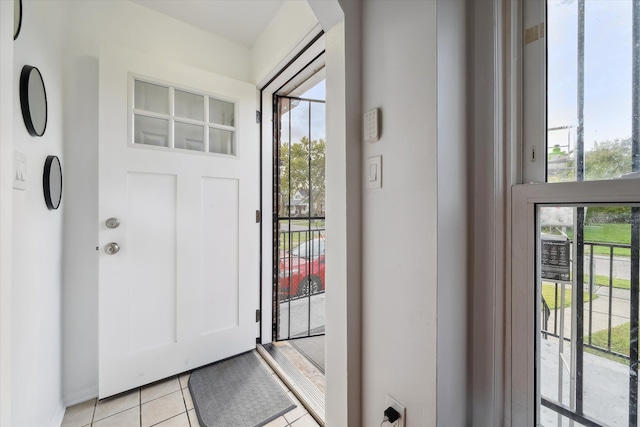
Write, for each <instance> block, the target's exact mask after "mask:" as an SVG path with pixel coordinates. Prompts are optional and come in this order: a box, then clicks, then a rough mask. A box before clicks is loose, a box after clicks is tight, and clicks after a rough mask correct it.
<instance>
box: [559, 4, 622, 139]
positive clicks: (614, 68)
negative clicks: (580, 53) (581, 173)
mask: <svg viewBox="0 0 640 427" xmlns="http://www.w3.org/2000/svg"><path fill="white" fill-rule="evenodd" d="M631 30H632V22H631V0H586V3H585V107H584V124H585V129H584V132H585V138H584V141H585V148H586V149H587V150H589V149H590V148H591V147H592V146H593V142H594V141H606V140H613V139H616V138H620V139H622V138H628V137H630V136H631V89H632V88H631V84H632V82H631ZM547 38H548V39H547V43H548V76H547V78H548V79H547V84H548V126H549V127H550V128H552V127H556V126H574V129H575V126H576V125H577V96H578V95H577V73H578V68H577V43H578V1H577V0H549V1H548V25H547ZM573 138H574V143H575V130H574V131H573ZM566 141H567V133H566V131H558V132H552V133H550V135H549V145H550V146H552V145H554V144H556V143H559V144H566Z"/></svg>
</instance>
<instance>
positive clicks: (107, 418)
mask: <svg viewBox="0 0 640 427" xmlns="http://www.w3.org/2000/svg"><path fill="white" fill-rule="evenodd" d="M263 363H264V364H265V366H266V367H267V369H268V370H269V372H271V374H272V375H273V377H274V378H275V380H276V381H277V382H278V384H280V386H281V387H282V388H283V389H284V390H285V391H287V394H288V395H289V397H290V398H291V400H292V401H293V402H294V403H295V404H296V405H297V407H296V408H295V409H293V410H291V411H289V412H287V413H286V414H284V415H283V416H281V417H280V418H277V419H276V420H274V421H272V422H270V423H269V424H267V427H287V426H291V427H319V424H318V423H317V422H316V421H315V420H314V419H313V417H312V416H311V415H309V413H308V412H307V410H306V409H305V408H304V406H302V404H301V403H300V402H299V401H298V399H296V398H295V396H294V395H293V394H292V393H291V391H289V389H288V388H287V386H286V385H285V384H284V383H283V382H282V381H280V379H279V378H278V377H277V376H276V374H275V373H273V370H271V368H270V367H269V366H268V365H267V364H266V363H265V362H263ZM188 381H189V373H186V374H182V375H178V376H175V377H171V378H168V379H166V380H163V381H160V382H157V383H154V384H151V385H148V386H145V387H141V388H139V389H136V390H133V391H130V392H127V393H124V394H121V395H118V396H114V397H110V398H107V399H103V400H100V401H97V400H96V399H92V400H89V401H87V402H83V403H80V404H78V405H75V406H71V407H69V408H67V411H66V413H65V415H64V420H63V421H62V427H84V426H95V427H134V426H135V427H150V426H161V427H199V426H200V424H199V423H198V417H197V416H196V413H195V410H194V409H193V401H192V400H191V393H189V388H188ZM228 427H242V426H228Z"/></svg>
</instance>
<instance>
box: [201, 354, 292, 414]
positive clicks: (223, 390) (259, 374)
mask: <svg viewBox="0 0 640 427" xmlns="http://www.w3.org/2000/svg"><path fill="white" fill-rule="evenodd" d="M258 357H260V356H258V355H257V354H255V352H254V351H250V352H248V353H244V354H241V355H240V356H236V357H233V358H231V359H226V360H223V361H221V362H218V363H215V364H213V365H209V366H206V367H204V368H200V369H198V370H196V371H193V372H192V373H191V377H190V378H189V391H190V392H191V397H192V398H193V405H194V407H195V410H196V414H197V415H198V421H199V422H200V425H201V426H202V427H231V426H233V427H259V426H263V425H265V424H267V423H268V422H270V421H273V420H275V419H276V418H278V417H279V416H281V415H282V414H284V413H286V412H289V411H290V410H292V409H293V408H295V407H296V405H295V404H293V402H292V401H291V399H289V396H287V394H286V392H285V391H284V390H283V389H282V387H280V385H279V384H278V383H277V382H276V380H275V379H274V378H273V377H272V375H271V373H269V371H268V370H267V368H266V367H265V366H264V364H263V363H262V362H261V361H260V360H258Z"/></svg>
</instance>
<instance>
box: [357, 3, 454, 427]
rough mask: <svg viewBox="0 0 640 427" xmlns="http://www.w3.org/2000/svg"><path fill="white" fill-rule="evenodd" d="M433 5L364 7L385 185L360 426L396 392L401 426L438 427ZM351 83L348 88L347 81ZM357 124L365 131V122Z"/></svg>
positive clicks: (368, 222)
mask: <svg viewBox="0 0 640 427" xmlns="http://www.w3.org/2000/svg"><path fill="white" fill-rule="evenodd" d="M436 24H437V17H436V2H435V1H433V0H427V1H405V0H401V1H394V2H385V1H364V2H363V9H362V34H363V36H362V110H363V111H368V110H370V109H372V108H380V113H381V137H380V140H379V141H378V142H376V143H373V144H364V143H361V144H362V146H363V156H362V159H361V162H364V161H365V159H366V158H367V157H370V156H378V155H381V156H382V188H381V189H379V190H371V189H369V190H367V189H364V188H363V187H361V188H363V189H362V201H363V206H362V272H363V273H362V315H363V318H362V324H363V328H362V378H363V382H362V411H363V414H362V421H363V422H362V425H379V424H380V422H381V420H382V417H383V411H384V409H385V408H386V396H387V395H391V396H393V397H394V398H395V399H396V400H398V401H399V402H400V403H401V404H403V405H404V406H405V407H406V409H407V412H406V419H405V426H409V427H411V426H435V425H436V419H437V416H436V401H437V393H436V366H437V363H436V357H437V334H436V331H437V328H438V325H437V319H438V312H439V310H452V309H455V308H454V307H438V304H437V302H438V286H439V283H438V274H437V273H438V271H437V269H438V256H439V248H438V244H437V243H438V241H437V237H438V218H437V207H438V174H439V169H438V157H437V155H438V137H437V124H438V122H437V115H438V110H437V99H436V96H437V84H438V82H437V67H436V61H437V50H436ZM347 84H349V82H347ZM361 123H362V122H361V119H360V125H361Z"/></svg>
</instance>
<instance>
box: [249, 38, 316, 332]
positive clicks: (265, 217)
mask: <svg viewBox="0 0 640 427" xmlns="http://www.w3.org/2000/svg"><path fill="white" fill-rule="evenodd" d="M321 31H322V29H321V28H320V26H317V27H316V28H314V29H313V30H312V31H311V32H310V33H309V34H308V35H307V36H306V37H305V38H304V39H303V40H302V41H301V42H300V43H298V47H297V48H296V49H294V50H293V51H292V54H291V55H290V56H291V57H292V58H285V60H283V61H282V62H281V63H282V64H283V67H286V68H283V69H282V70H281V71H279V73H278V74H276V75H275V76H274V78H273V79H272V80H270V81H269V82H267V83H266V84H265V86H264V87H262V88H260V89H261V92H260V93H261V94H262V97H261V99H260V102H261V117H262V119H261V135H262V145H261V147H262V158H261V162H262V188H261V191H262V206H261V209H262V248H261V251H262V281H261V282H262V300H261V306H262V307H261V310H260V313H261V340H260V343H261V344H267V343H270V342H271V341H272V336H273V330H272V319H273V218H272V212H273V197H272V195H273V149H274V145H273V144H274V141H273V102H272V100H273V95H274V92H275V91H276V90H277V89H278V88H279V87H280V86H281V85H282V84H284V83H285V82H286V81H287V80H289V79H290V78H291V77H293V76H294V75H295V74H296V73H297V72H298V71H299V70H301V69H302V67H304V66H305V65H307V64H308V63H309V62H311V60H312V59H313V58H315V57H316V56H317V55H318V54H319V53H320V52H322V51H323V50H324V48H325V42H324V36H321V37H320V38H319V39H318V40H317V41H316V42H315V43H314V45H313V46H310V47H309V49H307V50H306V51H304V52H302V51H303V50H304V49H305V48H306V47H307V46H308V45H309V43H311V42H312V41H313V40H314V39H316V37H317V36H318V35H319V34H320V32H321ZM298 52H301V54H300V56H298V57H295V55H296V54H298ZM294 58H295V60H294V61H293V62H292V63H290V64H289V62H290V61H291V60H292V59H294Z"/></svg>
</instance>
